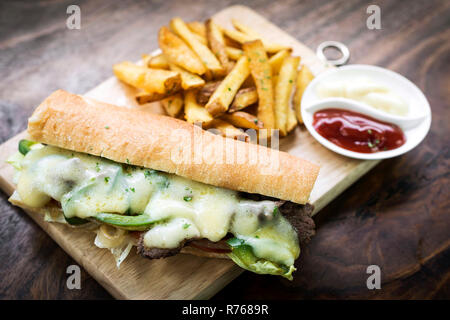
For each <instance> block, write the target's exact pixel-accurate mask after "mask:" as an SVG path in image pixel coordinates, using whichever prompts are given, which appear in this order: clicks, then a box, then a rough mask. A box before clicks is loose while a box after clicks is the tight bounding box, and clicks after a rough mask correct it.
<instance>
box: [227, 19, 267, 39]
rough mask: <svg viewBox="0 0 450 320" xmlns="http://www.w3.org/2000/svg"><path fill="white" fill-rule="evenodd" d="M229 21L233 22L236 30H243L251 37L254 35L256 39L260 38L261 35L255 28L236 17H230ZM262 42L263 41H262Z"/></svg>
mask: <svg viewBox="0 0 450 320" xmlns="http://www.w3.org/2000/svg"><path fill="white" fill-rule="evenodd" d="M231 23H232V24H233V27H235V28H236V30H238V31H240V32H243V33H245V34H247V35H249V36H251V37H254V38H256V39H261V40H262V37H261V35H260V34H259V33H258V32H256V31H255V30H253V29H252V28H250V27H249V26H247V25H246V24H243V23H241V22H240V21H239V20H236V19H231ZM263 43H264V41H263Z"/></svg>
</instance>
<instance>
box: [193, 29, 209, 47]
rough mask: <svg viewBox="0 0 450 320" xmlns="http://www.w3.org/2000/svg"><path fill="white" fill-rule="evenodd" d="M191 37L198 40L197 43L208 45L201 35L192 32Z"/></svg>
mask: <svg viewBox="0 0 450 320" xmlns="http://www.w3.org/2000/svg"><path fill="white" fill-rule="evenodd" d="M192 35H193V36H194V38H196V39H197V40H198V42H200V43H202V44H203V45H205V46H207V45H208V40H207V39H206V38H204V37H202V36H201V35H199V34H197V33H194V32H192Z"/></svg>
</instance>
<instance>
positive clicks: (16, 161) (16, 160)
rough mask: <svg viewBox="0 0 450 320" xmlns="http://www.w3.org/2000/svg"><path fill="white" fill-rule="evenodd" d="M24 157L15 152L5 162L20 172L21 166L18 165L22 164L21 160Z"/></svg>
mask: <svg viewBox="0 0 450 320" xmlns="http://www.w3.org/2000/svg"><path fill="white" fill-rule="evenodd" d="M24 157H25V156H24V155H23V154H21V153H20V152H16V153H14V154H13V155H11V156H10V157H9V158H8V159H7V160H6V163H9V164H10V165H12V166H13V167H14V169H17V170H20V169H22V166H21V165H20V163H21V162H22V160H23V158H24Z"/></svg>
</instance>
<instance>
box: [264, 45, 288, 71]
mask: <svg viewBox="0 0 450 320" xmlns="http://www.w3.org/2000/svg"><path fill="white" fill-rule="evenodd" d="M291 52H292V50H291V49H286V50H281V51H278V52H277V53H275V54H274V55H273V56H271V57H270V58H269V63H270V66H271V67H272V74H274V75H275V74H278V73H279V72H280V68H281V64H282V63H283V61H284V59H285V58H286V57H288V56H289V55H290V54H291Z"/></svg>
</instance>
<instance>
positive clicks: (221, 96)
mask: <svg viewBox="0 0 450 320" xmlns="http://www.w3.org/2000/svg"><path fill="white" fill-rule="evenodd" d="M249 74H250V70H249V63H248V59H247V58H246V57H241V58H240V59H239V60H238V61H237V63H236V65H235V66H234V68H233V70H231V72H230V73H229V74H228V75H227V76H226V77H225V79H223V81H222V82H221V83H220V85H219V87H218V88H217V89H216V90H215V91H214V93H213V95H212V96H211V98H209V101H208V103H207V104H206V106H205V107H206V109H207V110H208V112H209V113H210V114H212V115H213V116H217V115H219V114H222V113H224V112H226V111H227V110H228V107H229V106H230V104H231V102H232V101H233V98H234V96H235V95H236V92H237V91H238V90H239V88H240V87H241V85H242V83H243V82H244V81H245V79H246V78H247V77H248V75H249Z"/></svg>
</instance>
